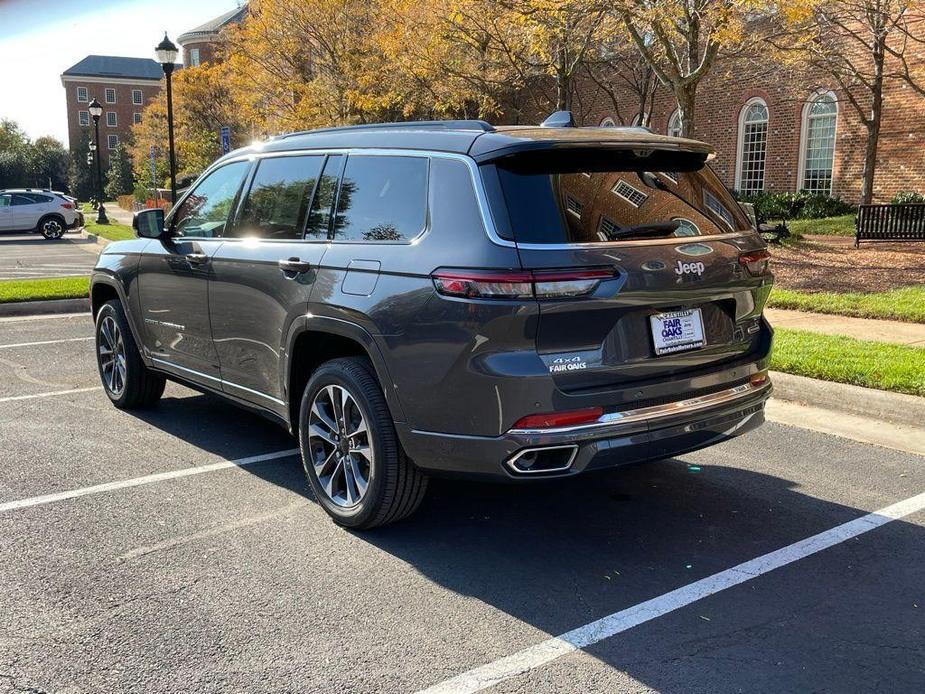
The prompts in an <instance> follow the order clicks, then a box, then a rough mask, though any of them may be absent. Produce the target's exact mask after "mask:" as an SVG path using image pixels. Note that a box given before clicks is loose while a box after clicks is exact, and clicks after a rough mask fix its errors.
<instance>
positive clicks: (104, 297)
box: [90, 272, 148, 364]
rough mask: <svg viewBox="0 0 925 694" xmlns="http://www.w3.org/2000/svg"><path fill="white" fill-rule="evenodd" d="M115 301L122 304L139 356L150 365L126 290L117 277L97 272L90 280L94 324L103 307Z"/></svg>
mask: <svg viewBox="0 0 925 694" xmlns="http://www.w3.org/2000/svg"><path fill="white" fill-rule="evenodd" d="M113 299H115V300H117V301H118V302H119V303H121V304H122V310H123V311H125V317H126V319H127V320H128V326H129V328H130V329H131V331H132V337H133V338H134V339H135V344H136V345H138V350H139V354H141V358H142V360H143V361H144V362H145V363H146V364H148V357H147V354H146V353H145V349H144V346H143V345H144V343H143V342H142V341H141V334H140V333H139V332H138V326H137V325H135V316H134V315H132V311H131V305H130V303H129V300H128V297H127V296H126V294H125V288H124V287H123V286H122V283H121V282H120V281H119V280H118V279H117V278H116V277H114V276H112V275H107V274H103V273H100V272H95V273H94V274H93V275H92V276H91V278H90V315H92V316H93V322H94V323H96V316H97V314H98V313H99V312H100V309H101V308H102V307H103V304H105V303H106V302H107V301H112V300H113Z"/></svg>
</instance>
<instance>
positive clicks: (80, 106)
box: [64, 78, 161, 168]
mask: <svg viewBox="0 0 925 694" xmlns="http://www.w3.org/2000/svg"><path fill="white" fill-rule="evenodd" d="M79 87H86V89H87V101H86V102H78V100H77V97H78V88H79ZM64 88H65V91H66V93H67V97H66V100H67V129H68V143H69V146H70V145H74V144H76V143H78V142H79V141H80V135H81V131H84V130H85V131H87V132H89V133H90V137H91V138H92V137H93V119H92V118H90V124H89V125H88V126H81V125H80V120H79V112H80V111H87V109H88V106H89V102H90V101H92V100H93V98H94V97H96V100H97V101H99V102H100V104H101V105H102V106H103V115H102V116H100V151H101V152H102V159H101V162H102V164H103V167H104V168H105V167H107V166H109V151H110V150H109V146H108V145H109V137H108V136H109V135H116V136H118V138H119V142H122V141H124V140H125V139H126V138H127V137H128V136H129V134H130V133H131V131H132V123H133V122H134V114H136V113H139V114H140V113H141V112H142V109H143V108H144V106H145V105H146V104H147V103H148V102H149V101H150V100H151V99H153V98H154V97H155V96H156V95H157V94H158V92H160V90H161V82H159V81H157V82H155V81H153V80H145V81H141V80H139V83H137V84H126V83H119V82H107V83H103V82H95V81H94V82H90V81H83V80H80V78H67V79H66V80H65V82H64ZM106 89H114V90H115V97H116V102H115V103H114V104H110V103H106ZM134 90H140V91H141V101H142V104H141V105H138V104H135V103H133V101H132V92H133V91H134ZM108 112H113V113H115V114H116V126H115V127H111V126H109V125H107V116H106V114H107V113H108Z"/></svg>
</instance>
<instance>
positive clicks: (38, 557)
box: [0, 315, 925, 692]
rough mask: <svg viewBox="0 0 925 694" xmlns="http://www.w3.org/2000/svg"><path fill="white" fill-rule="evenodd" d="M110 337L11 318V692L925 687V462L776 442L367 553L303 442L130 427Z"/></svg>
mask: <svg viewBox="0 0 925 694" xmlns="http://www.w3.org/2000/svg"><path fill="white" fill-rule="evenodd" d="M91 336H92V326H91V324H90V320H89V317H88V316H86V315H81V316H70V317H43V318H40V319H36V320H25V319H17V320H10V319H0V464H2V470H3V473H2V475H0V559H2V560H0V614H2V615H3V620H2V626H0V691H3V690H8V691H30V692H46V691H47V692H111V691H152V692H168V691H169V692H174V691H196V692H217V691H235V692H290V691H300V692H308V691H313V692H314V691H318V692H409V691H417V690H421V689H426V688H428V687H436V688H439V689H438V690H442V691H453V692H460V691H473V690H476V689H478V688H481V687H490V686H493V687H494V688H493V689H491V691H498V692H515V691H516V692H572V691H596V692H623V691H650V690H654V691H666V692H737V691H745V692H755V691H762V692H792V691H832V692H870V691H896V692H912V691H919V692H920V691H925V638H923V634H925V541H923V540H925V532H923V531H925V528H923V523H925V511H923V510H922V508H923V507H925V497H922V496H920V495H921V494H922V493H923V492H925V459H923V458H921V457H918V456H914V455H909V454H904V453H899V452H896V451H892V450H888V449H884V448H879V447H875V446H869V445H865V444H861V443H856V442H853V441H848V440H845V439H840V438H837V437H834V436H828V435H825V434H819V433H816V432H811V431H807V430H804V429H800V428H795V427H788V426H783V425H780V424H775V423H768V424H767V425H766V426H764V427H763V428H761V429H760V430H758V431H756V432H754V433H752V434H750V435H748V436H745V437H743V438H740V439H737V440H735V441H732V442H728V443H726V444H723V445H721V446H717V447H715V448H712V449H709V450H706V451H701V452H698V453H695V454H690V455H686V456H683V457H682V458H679V459H675V460H668V461H664V462H659V463H653V464H648V465H643V466H637V467H632V468H627V469H624V470H622V471H619V472H617V473H608V474H606V475H603V476H594V477H587V478H585V479H574V480H567V481H559V482H555V483H547V484H539V485H535V486H528V487H523V486H520V487H518V486H494V485H483V484H474V483H460V482H448V481H437V482H435V483H434V484H433V485H432V487H431V489H430V492H429V495H428V498H427V499H426V500H425V502H424V505H423V507H422V508H421V510H420V511H419V512H418V513H417V514H416V515H414V516H412V517H411V518H409V519H407V520H406V521H404V522H402V523H400V524H397V525H394V526H387V527H384V528H380V529H378V530H375V531H373V532H366V533H351V532H347V531H345V530H342V529H340V528H338V527H337V526H335V525H334V524H332V523H331V522H330V521H329V520H328V519H327V517H326V516H325V514H324V513H323V512H322V511H321V510H320V509H319V508H318V507H316V506H315V505H314V503H313V502H312V501H311V500H310V499H309V498H308V496H307V485H306V483H305V481H304V477H303V474H302V470H301V467H300V463H299V460H298V457H297V456H296V455H292V454H291V452H292V451H293V449H294V448H295V446H296V444H295V442H294V440H292V439H291V438H289V437H288V436H287V435H286V434H285V432H283V431H282V430H281V429H279V428H278V427H277V426H276V425H274V424H272V423H270V422H268V421H265V420H263V419H261V418H260V417H257V416H255V415H251V414H248V413H245V412H242V411H239V410H237V409H235V408H234V407H232V406H230V405H226V404H224V403H223V402H221V401H218V400H216V399H213V398H210V397H208V396H204V395H200V394H198V393H195V392H193V391H190V390H187V389H185V388H183V387H180V386H176V385H168V388H167V392H166V394H165V397H164V399H163V400H162V401H161V403H160V405H159V406H158V407H157V408H155V409H152V410H150V411H147V412H144V413H134V414H128V413H123V412H119V411H117V410H116V409H114V408H113V407H111V406H110V404H109V402H108V400H107V399H106V397H105V396H104V395H103V393H102V391H101V390H100V389H99V387H98V385H99V382H98V377H97V374H96V370H95V366H94V361H93V343H92V340H91V339H90V337H91ZM267 454H271V455H267ZM227 461H237V462H238V463H240V464H229V463H228V462H227ZM900 502H904V503H902V504H901V505H900V506H895V504H898V503H900ZM884 509H886V510H884ZM875 511H881V513H880V514H877V515H868V514H871V513H872V512H875ZM808 538H812V539H810V540H809V541H807V539H808ZM779 550H780V551H779ZM768 553H774V554H771V556H770V557H765V558H763V559H760V560H759V561H757V562H752V561H751V560H754V559H756V558H759V557H763V555H766V554H768ZM745 562H750V563H747V564H745V565H744V566H742V564H743V563H745ZM734 567H738V568H734ZM582 628H584V629H582ZM576 629H578V630H579V635H578V636H575V635H574V634H573V635H572V636H567V637H565V638H564V639H559V640H555V641H550V637H555V636H559V635H564V634H568V633H569V632H571V631H572V630H576ZM576 641H577V642H580V643H581V645H583V646H584V647H583V648H582V649H579V650H576V649H575V648H573V647H572V646H573V645H574V643H575V642H576ZM511 656H515V657H514V658H511ZM465 673H470V674H468V675H466V674H465Z"/></svg>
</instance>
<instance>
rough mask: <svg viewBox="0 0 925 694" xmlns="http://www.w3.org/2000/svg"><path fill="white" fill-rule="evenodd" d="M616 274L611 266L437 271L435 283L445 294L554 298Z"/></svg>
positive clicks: (585, 290) (587, 289) (581, 292)
mask: <svg viewBox="0 0 925 694" xmlns="http://www.w3.org/2000/svg"><path fill="white" fill-rule="evenodd" d="M615 276H616V274H615V273H614V271H613V270H612V269H606V268H596V269H587V270H522V271H514V272H506V271H500V272H499V271H494V270H437V272H435V273H434V274H433V280H434V286H435V287H436V288H437V291H438V292H440V293H441V294H444V295H446V296H460V297H466V298H469V299H532V298H534V297H535V298H537V299H553V298H574V297H580V296H587V295H588V294H591V293H593V292H594V290H595V289H597V287H598V285H599V284H600V283H601V282H602V281H604V280H608V279H613V278H614V277H615Z"/></svg>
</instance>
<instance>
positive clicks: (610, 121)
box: [601, 116, 617, 128]
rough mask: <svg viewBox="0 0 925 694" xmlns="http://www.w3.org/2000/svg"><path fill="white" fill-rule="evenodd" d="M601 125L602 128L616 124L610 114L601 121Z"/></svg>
mask: <svg viewBox="0 0 925 694" xmlns="http://www.w3.org/2000/svg"><path fill="white" fill-rule="evenodd" d="M601 127H602V128H615V127H617V124H616V123H614V121H613V118H611V117H610V116H607V117H606V118H605V119H604V120H602V121H601Z"/></svg>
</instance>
